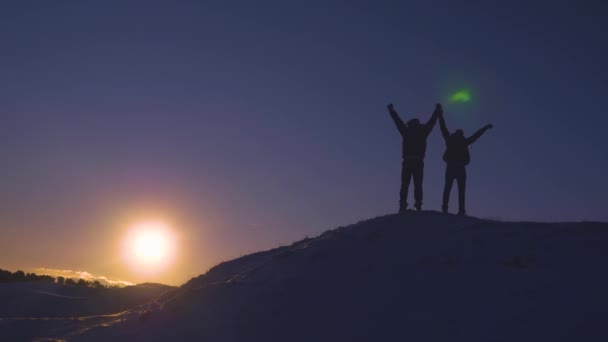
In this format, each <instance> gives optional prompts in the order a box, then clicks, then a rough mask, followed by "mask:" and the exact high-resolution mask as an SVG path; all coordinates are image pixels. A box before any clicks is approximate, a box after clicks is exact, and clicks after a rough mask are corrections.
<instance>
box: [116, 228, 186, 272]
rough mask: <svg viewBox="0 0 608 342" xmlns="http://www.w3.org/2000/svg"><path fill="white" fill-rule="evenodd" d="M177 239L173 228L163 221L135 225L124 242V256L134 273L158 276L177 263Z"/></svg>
mask: <svg viewBox="0 0 608 342" xmlns="http://www.w3.org/2000/svg"><path fill="white" fill-rule="evenodd" d="M176 254H177V239H176V237H175V234H174V233H173V232H172V231H171V228H170V227H169V226H168V225H167V224H165V223H163V222H161V221H147V222H142V223H138V224H135V225H134V226H132V227H131V228H129V230H128V231H127V233H126V235H125V237H124V238H123V241H122V255H123V260H124V261H125V263H127V264H128V265H129V267H130V268H131V269H132V271H134V272H136V273H139V274H145V275H157V274H160V273H162V272H164V271H166V270H167V269H168V268H169V267H170V266H171V265H172V264H173V262H174V261H175V257H176Z"/></svg>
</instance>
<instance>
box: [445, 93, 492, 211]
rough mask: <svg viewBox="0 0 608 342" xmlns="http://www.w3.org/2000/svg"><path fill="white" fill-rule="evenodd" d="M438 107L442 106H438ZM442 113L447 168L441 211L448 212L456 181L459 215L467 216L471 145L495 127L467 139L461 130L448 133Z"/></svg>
mask: <svg viewBox="0 0 608 342" xmlns="http://www.w3.org/2000/svg"><path fill="white" fill-rule="evenodd" d="M438 106H441V105H439V104H438ZM440 112H441V114H440V115H439V127H440V128H441V134H442V135H443V139H444V140H445V146H446V149H445V153H444V154H443V160H444V161H445V162H446V168H445V185H444V187H443V205H442V207H441V209H442V211H443V212H444V213H447V212H448V203H449V201H450V192H451V191H452V184H454V180H456V183H457V184H458V215H465V214H466V210H465V191H466V184H467V170H466V166H467V165H468V164H469V162H470V161H471V154H470V153H469V145H471V144H472V143H474V142H475V141H476V140H477V139H479V137H481V136H482V135H483V133H485V131H487V130H488V129H490V128H492V127H493V126H492V125H486V126H484V127H483V128H481V129H480V130H478V131H477V132H475V134H473V135H472V136H470V137H468V138H465V136H464V132H463V131H462V130H461V129H457V130H456V131H455V132H454V133H452V134H450V131H448V127H447V126H446V124H445V118H444V117H443V111H440Z"/></svg>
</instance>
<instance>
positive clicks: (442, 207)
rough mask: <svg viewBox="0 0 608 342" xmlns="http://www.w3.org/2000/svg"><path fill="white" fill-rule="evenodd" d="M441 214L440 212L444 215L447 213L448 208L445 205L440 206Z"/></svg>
mask: <svg viewBox="0 0 608 342" xmlns="http://www.w3.org/2000/svg"><path fill="white" fill-rule="evenodd" d="M441 212H442V213H444V214H447V213H448V206H447V205H445V204H444V205H442V206H441Z"/></svg>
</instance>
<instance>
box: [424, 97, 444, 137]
mask: <svg viewBox="0 0 608 342" xmlns="http://www.w3.org/2000/svg"><path fill="white" fill-rule="evenodd" d="M442 113H443V108H442V107H441V104H440V103H438V104H437V105H436V106H435V110H434V111H433V114H432V115H431V118H430V119H429V121H427V123H426V128H427V131H428V133H429V134H430V133H431V131H432V130H433V127H435V123H437V118H439V116H440V115H441V114H442Z"/></svg>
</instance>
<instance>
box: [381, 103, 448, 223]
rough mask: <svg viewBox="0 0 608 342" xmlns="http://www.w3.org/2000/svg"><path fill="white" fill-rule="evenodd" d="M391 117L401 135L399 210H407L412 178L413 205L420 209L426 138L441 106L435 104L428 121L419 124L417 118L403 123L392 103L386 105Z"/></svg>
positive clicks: (401, 211)
mask: <svg viewBox="0 0 608 342" xmlns="http://www.w3.org/2000/svg"><path fill="white" fill-rule="evenodd" d="M387 108H388V112H389V114H390V115H391V118H392V119H393V121H394V122H395V125H396V126H397V129H398V130H399V133H400V134H401V137H402V157H403V161H402V165H401V191H400V193H399V195H400V199H399V212H400V213H403V212H405V211H406V210H407V205H408V203H407V193H408V189H409V186H410V180H411V179H412V178H413V179H414V200H415V204H414V207H415V208H416V210H418V211H420V210H422V180H423V174H424V156H425V154H426V140H427V138H428V136H429V134H431V131H432V130H433V127H434V126H435V123H436V122H437V118H438V117H439V115H440V110H441V106H440V105H439V104H437V106H436V107H435V111H434V112H433V115H431V118H430V119H429V121H427V122H426V123H424V124H421V123H420V121H419V120H418V119H411V120H409V121H408V122H407V124H405V123H404V122H403V120H401V118H400V117H399V115H398V114H397V112H396V111H395V108H394V107H393V104H392V103H391V104H389V105H388V106H387Z"/></svg>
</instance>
